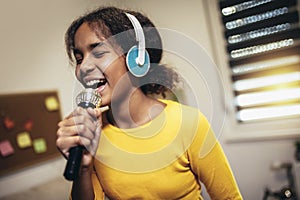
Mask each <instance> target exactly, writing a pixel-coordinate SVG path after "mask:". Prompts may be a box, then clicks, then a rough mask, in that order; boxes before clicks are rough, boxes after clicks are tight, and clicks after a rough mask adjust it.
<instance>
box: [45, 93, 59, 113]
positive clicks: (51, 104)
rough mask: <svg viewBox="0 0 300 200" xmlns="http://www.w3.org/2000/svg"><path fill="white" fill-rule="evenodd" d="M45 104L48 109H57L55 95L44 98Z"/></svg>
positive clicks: (57, 104)
mask: <svg viewBox="0 0 300 200" xmlns="http://www.w3.org/2000/svg"><path fill="white" fill-rule="evenodd" d="M45 105H46V108H47V110H48V111H56V110H58V109H59V103H58V100H57V98H56V97H55V96H49V97H47V98H46V99H45Z"/></svg>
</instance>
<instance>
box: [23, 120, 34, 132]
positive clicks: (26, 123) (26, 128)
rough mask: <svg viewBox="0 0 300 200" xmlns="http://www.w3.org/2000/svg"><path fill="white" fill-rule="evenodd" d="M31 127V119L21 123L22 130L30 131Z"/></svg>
mask: <svg viewBox="0 0 300 200" xmlns="http://www.w3.org/2000/svg"><path fill="white" fill-rule="evenodd" d="M32 127H33V121H32V120H30V119H29V120H27V121H25V123H24V125H23V128H24V130H26V131H31V130H32Z"/></svg>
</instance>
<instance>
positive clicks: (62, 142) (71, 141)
mask: <svg viewBox="0 0 300 200" xmlns="http://www.w3.org/2000/svg"><path fill="white" fill-rule="evenodd" d="M78 145H81V138H80V136H74V137H60V138H57V140H56V146H57V147H58V148H59V149H60V150H61V151H62V152H64V154H65V153H66V152H68V151H69V149H70V148H72V147H75V146H78Z"/></svg>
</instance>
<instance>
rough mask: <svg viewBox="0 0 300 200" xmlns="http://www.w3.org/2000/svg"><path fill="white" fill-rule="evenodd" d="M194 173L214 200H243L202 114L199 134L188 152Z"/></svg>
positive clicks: (220, 149)
mask: <svg viewBox="0 0 300 200" xmlns="http://www.w3.org/2000/svg"><path fill="white" fill-rule="evenodd" d="M188 156H189V160H190V163H191V169H192V171H193V172H194V173H195V174H196V175H197V176H198V179H199V180H200V181H201V182H202V183H203V184H204V185H205V187H206V190H207V192H208V193H209V195H210V197H211V198H212V199H213V200H217V199H222V200H223V199H226V200H241V199H242V196H241V194H240V191H239V189H238V186H237V183H236V180H235V178H234V176H233V173H232V170H231V168H230V165H229V163H228V160H227V158H226V156H225V154H224V152H223V149H222V147H221V145H220V144H219V142H218V140H217V139H216V137H215V135H214V133H213V130H212V129H211V127H210V124H209V123H208V122H207V120H206V118H205V117H204V116H203V115H202V114H200V120H199V127H198V133H197V134H196V136H195V138H194V140H193V143H192V144H191V146H190V148H189V150H188Z"/></svg>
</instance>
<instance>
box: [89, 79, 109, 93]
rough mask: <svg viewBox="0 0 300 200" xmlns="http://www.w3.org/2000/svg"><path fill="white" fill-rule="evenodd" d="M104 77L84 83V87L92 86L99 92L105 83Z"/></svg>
mask: <svg viewBox="0 0 300 200" xmlns="http://www.w3.org/2000/svg"><path fill="white" fill-rule="evenodd" d="M106 82H107V81H106V79H98V80H91V81H88V82H86V83H85V85H86V88H93V89H95V90H96V89H97V90H98V91H99V92H101V91H102V90H103V89H104V87H105V84H106Z"/></svg>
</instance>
